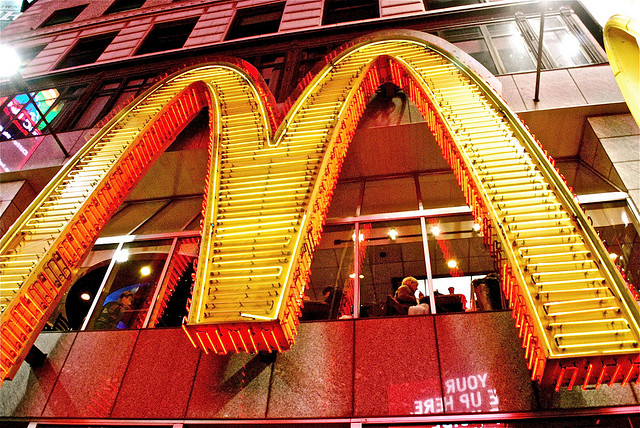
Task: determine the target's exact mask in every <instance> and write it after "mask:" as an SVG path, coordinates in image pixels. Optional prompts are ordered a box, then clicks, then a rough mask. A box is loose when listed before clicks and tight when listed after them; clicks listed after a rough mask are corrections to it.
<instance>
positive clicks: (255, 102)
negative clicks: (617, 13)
mask: <svg viewBox="0 0 640 428" xmlns="http://www.w3.org/2000/svg"><path fill="white" fill-rule="evenodd" d="M432 41H433V39H432V38H430V37H429V36H424V35H419V33H413V32H404V33H395V34H392V35H390V34H382V33H381V34H378V35H374V36H371V37H369V38H367V39H366V40H361V41H358V42H354V43H353V44H351V45H350V46H348V47H346V48H345V49H344V50H343V51H342V52H340V53H336V54H334V55H333V56H332V57H330V58H328V59H327V64H326V65H325V66H324V67H323V68H322V69H321V70H320V71H319V72H318V73H317V74H316V75H315V77H313V78H312V79H310V81H306V80H305V82H304V85H305V86H304V89H303V90H302V93H301V95H300V96H299V97H298V98H297V99H296V101H295V103H293V104H292V105H291V106H290V109H289V112H288V113H287V115H286V116H285V117H284V118H282V120H281V123H280V125H279V127H277V125H278V120H279V117H278V115H277V114H276V110H275V108H274V106H275V104H274V103H273V99H272V97H270V95H269V94H268V91H266V90H265V89H263V86H261V85H260V84H259V83H256V82H258V81H259V78H257V77H256V76H255V75H252V74H251V72H250V71H247V70H246V69H245V68H243V67H242V66H241V65H239V64H237V63H235V64H234V63H230V62H223V63H209V64H201V65H196V66H192V67H188V68H186V69H185V70H182V71H180V72H178V73H175V74H173V75H171V76H169V77H167V78H165V79H163V80H162V81H161V82H159V83H157V84H156V85H154V86H153V87H152V88H151V89H149V90H148V91H147V92H146V93H145V94H143V95H142V96H141V97H139V98H138V99H137V100H136V101H134V102H133V103H132V104H131V105H129V106H128V107H127V108H126V109H125V110H123V111H122V112H120V113H119V114H118V115H117V116H116V117H115V118H114V119H112V120H111V121H110V122H109V123H108V124H107V125H106V126H105V127H104V128H102V129H101V130H100V131H99V133H98V134H97V135H96V136H95V137H94V138H93V139H92V140H91V141H90V142H89V143H88V144H87V145H86V146H85V147H84V148H83V149H82V151H81V152H80V153H79V154H78V155H76V156H75V157H74V158H73V160H72V161H71V162H69V164H68V165H66V166H65V167H64V168H63V170H61V171H60V173H59V174H58V175H57V176H56V178H54V180H53V181H52V182H51V184H50V185H49V186H48V187H47V189H46V190H45V191H44V192H43V193H42V194H41V195H39V196H38V198H37V199H36V200H35V201H34V203H33V204H32V205H31V207H29V209H28V210H27V211H25V213H24V214H23V215H22V216H21V218H20V219H19V220H18V221H17V222H16V224H15V225H14V226H13V227H12V229H11V230H10V231H9V233H7V235H6V236H5V237H4V238H3V240H2V242H1V245H0V263H1V264H2V267H3V272H2V279H3V284H5V283H6V284H9V286H8V287H6V288H5V287H4V285H3V294H2V295H1V296H0V298H5V300H4V301H2V304H3V305H5V306H6V309H5V311H4V312H3V314H2V320H1V323H0V329H1V331H0V334H1V335H2V340H3V347H2V355H1V359H2V378H3V379H4V378H11V376H13V373H15V371H16V370H17V366H18V363H19V362H20V361H21V360H22V358H23V357H24V355H25V354H26V352H27V350H28V349H29V347H30V345H31V344H32V343H33V341H34V340H35V336H36V335H37V333H38V332H39V331H40V330H41V328H42V325H43V324H44V322H45V321H46V319H47V316H48V314H49V313H50V311H51V310H52V309H53V307H54V306H55V304H56V303H57V301H58V300H59V299H60V297H61V295H62V293H63V292H64V290H65V289H66V287H68V285H69V283H70V281H71V279H72V276H73V272H74V271H75V269H77V266H78V265H79V263H80V261H81V260H82V259H83V257H84V256H85V255H86V254H87V252H88V251H89V249H90V247H91V245H92V243H93V241H94V240H95V239H96V238H97V236H98V234H99V232H100V229H101V228H102V227H103V226H104V225H105V224H106V222H107V220H108V218H109V217H110V215H111V214H112V213H113V210H114V209H115V207H117V206H118V205H119V203H120V202H121V201H122V199H123V198H124V197H125V196H126V194H127V193H128V191H129V190H131V189H132V188H133V186H134V185H135V184H136V182H137V181H138V180H139V179H140V177H141V176H142V175H144V173H145V171H146V169H147V168H148V167H149V165H150V164H151V163H152V162H153V161H154V160H155V159H156V158H157V156H159V155H160V153H162V151H163V150H164V149H165V148H166V146H167V145H168V144H169V142H170V141H171V140H172V139H173V138H174V137H175V135H177V133H178V132H179V131H180V129H181V128H182V127H183V126H185V125H186V123H188V122H189V120H190V118H192V117H193V116H194V115H195V114H196V113H197V112H198V111H199V110H200V109H201V108H202V107H204V106H209V108H210V109H209V111H210V129H211V131H212V132H211V143H210V145H209V151H210V152H209V156H210V162H209V164H210V169H209V173H208V175H207V179H206V185H207V191H206V196H205V198H206V199H205V204H204V206H203V213H204V222H203V226H202V231H201V233H202V242H201V249H200V256H199V258H198V266H197V273H196V282H195V285H194V293H193V296H192V303H191V312H190V315H189V319H188V322H187V323H186V324H185V325H184V326H183V328H184V330H185V332H186V333H187V335H188V336H189V338H190V339H191V341H192V342H193V344H194V346H199V347H201V348H202V349H203V350H204V351H205V352H215V353H227V352H258V351H263V350H264V351H274V350H275V351H282V350H285V349H288V348H289V347H290V346H291V345H292V344H293V343H294V340H295V335H296V330H297V324H298V321H297V319H298V315H299V309H300V305H301V300H302V295H303V290H304V285H305V284H306V282H307V280H308V275H309V269H310V264H311V258H312V255H313V252H314V249H315V246H316V245H317V243H318V241H319V239H320V234H321V231H322V223H323V220H324V218H325V215H326V211H327V208H328V205H329V201H330V198H331V193H332V189H333V187H334V186H335V183H336V180H337V177H338V172H339V169H340V165H341V163H342V160H343V159H344V156H345V154H346V150H347V147H348V145H349V143H350V141H351V138H352V136H353V133H354V132H355V128H356V125H357V122H358V120H359V118H360V116H361V115H362V112H363V111H364V108H365V107H366V103H367V100H368V99H369V96H370V95H371V94H372V93H373V91H374V90H375V89H377V88H378V87H379V85H380V84H381V83H383V82H386V81H392V82H394V83H396V84H397V85H399V86H400V87H402V88H403V89H404V91H405V92H406V93H407V94H408V95H409V97H410V98H411V100H412V101H413V102H414V103H415V104H416V105H417V106H418V108H419V109H420V111H421V113H422V115H423V117H424V118H425V120H426V122H427V125H428V126H429V128H430V130H431V131H432V133H433V134H434V135H435V137H436V140H437V141H438V143H439V145H440V147H441V149H442V151H443V154H444V155H445V158H446V159H447V161H448V162H449V163H450V165H451V167H452V169H453V171H454V173H455V175H456V177H457V178H458V180H459V182H460V185H461V188H462V189H463V191H464V194H465V197H466V199H467V202H468V204H469V206H471V207H472V209H473V212H474V215H475V216H476V217H477V218H479V219H482V224H483V235H484V237H485V239H486V242H487V244H488V245H489V246H490V248H491V249H492V252H493V253H494V255H495V257H497V258H499V259H500V261H501V262H502V266H503V269H502V277H503V285H504V290H505V293H506V295H507V297H508V298H509V301H510V305H511V307H512V308H513V311H514V318H515V319H516V326H517V327H518V329H519V333H520V336H521V338H522V339H523V347H524V348H525V354H526V358H527V362H528V365H529V368H530V369H531V371H532V378H533V379H536V380H538V381H544V382H550V381H553V382H555V384H556V387H557V388H559V387H561V386H563V385H567V386H570V387H572V386H573V385H574V384H581V385H583V386H585V387H586V385H589V384H592V383H596V384H600V383H603V382H606V383H610V384H613V383H617V382H622V383H625V382H628V381H629V380H630V379H632V378H633V377H634V376H637V372H638V364H639V361H638V356H637V346H638V325H637V319H638V314H637V312H638V311H637V308H635V306H634V305H633V301H632V299H631V298H630V296H629V293H628V291H627V290H626V288H625V283H624V280H623V279H622V278H621V277H620V275H619V274H618V272H617V271H616V270H615V267H614V266H613V265H612V263H611V262H610V260H609V259H608V257H607V254H606V251H605V250H604V249H603V248H602V244H601V243H600V242H599V240H598V238H597V236H596V235H595V233H594V231H593V229H592V228H591V226H590V225H589V223H588V222H587V220H586V219H585V217H584V214H582V212H581V210H580V209H579V207H578V206H577V204H576V202H575V200H574V199H573V197H572V195H571V194H570V192H569V191H568V189H567V188H566V185H565V184H564V182H563V181H562V180H561V178H560V177H559V175H558V174H557V172H556V171H555V169H554V168H553V165H552V164H551V162H550V161H549V160H548V159H547V158H546V156H545V155H544V153H543V152H542V150H541V149H540V147H539V146H538V144H537V143H536V141H535V140H534V139H533V138H532V137H531V135H530V134H529V133H528V131H527V130H526V129H525V127H523V125H522V124H521V123H520V122H519V121H518V120H517V118H516V117H515V115H514V114H513V113H512V112H511V111H510V110H509V109H508V107H507V106H506V105H505V104H504V102H503V101H502V100H501V99H500V98H499V97H498V96H496V95H495V93H494V92H493V91H492V90H491V88H490V87H489V86H488V85H487V84H486V83H485V82H484V81H483V80H482V79H481V78H479V77H478V75H477V74H476V73H474V72H473V71H471V70H470V69H469V68H468V67H467V66H465V65H464V64H463V63H462V62H461V61H460V60H458V59H457V58H455V57H454V56H453V55H452V54H451V53H450V52H447V51H446V50H444V49H442V48H440V47H438V46H437V45H436V44H434V43H432ZM5 290H8V291H5ZM14 295H15V297H14ZM5 344H6V345H5ZM550 362H551V364H549V363H550Z"/></svg>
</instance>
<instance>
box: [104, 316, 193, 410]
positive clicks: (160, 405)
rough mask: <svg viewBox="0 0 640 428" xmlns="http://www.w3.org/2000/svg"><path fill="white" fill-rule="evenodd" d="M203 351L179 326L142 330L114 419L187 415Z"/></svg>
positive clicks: (116, 404)
mask: <svg viewBox="0 0 640 428" xmlns="http://www.w3.org/2000/svg"><path fill="white" fill-rule="evenodd" d="M199 356H200V350H199V349H196V348H194V347H193V345H191V342H189V339H188V338H187V336H186V334H185V333H184V331H182V329H180V328H172V329H145V330H141V331H140V337H138V341H137V342H136V345H135V348H134V350H133V354H132V356H131V361H130V362H129V366H128V367H127V373H126V375H125V377H124V380H123V381H122V385H121V386H120V391H119V393H118V397H117V399H116V403H115V406H114V407H113V412H112V414H111V416H112V417H114V418H150V419H153V418H166V419H179V418H184V415H185V413H186V410H187V402H188V400H189V394H190V392H191V385H192V384H193V379H194V376H195V372H196V366H197V364H198V358H199Z"/></svg>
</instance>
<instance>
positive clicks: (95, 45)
mask: <svg viewBox="0 0 640 428" xmlns="http://www.w3.org/2000/svg"><path fill="white" fill-rule="evenodd" d="M117 35H118V33H117V32H114V33H107V34H100V35H98V36H92V37H84V38H82V39H80V40H78V42H77V43H76V44H75V45H74V46H73V48H71V50H70V51H69V53H67V55H66V56H65V57H64V58H63V59H62V61H60V62H59V63H58V64H57V65H56V67H55V69H56V70H59V69H61V68H67V67H75V66H78V65H84V64H91V63H93V62H96V60H97V59H98V58H99V57H100V55H102V53H103V52H104V51H105V50H106V49H107V46H109V44H111V42H112V41H113V39H115V38H116V36H117Z"/></svg>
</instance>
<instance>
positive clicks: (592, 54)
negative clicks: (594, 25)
mask: <svg viewBox="0 0 640 428" xmlns="http://www.w3.org/2000/svg"><path fill="white" fill-rule="evenodd" d="M560 21H561V22H562V23H563V24H564V26H565V28H566V29H567V30H568V31H569V33H570V34H571V35H572V36H574V37H575V38H576V39H578V41H579V42H580V50H581V51H582V52H583V53H584V54H585V56H586V57H587V59H588V60H589V61H590V62H591V63H592V64H599V63H603V62H607V59H606V57H604V56H603V55H602V53H601V52H600V51H599V50H598V49H597V48H594V46H593V43H592V42H591V40H590V39H589V37H588V36H587V35H586V34H585V32H584V31H583V30H582V29H581V28H580V24H579V20H577V18H576V17H575V14H574V13H573V11H572V10H570V9H565V8H562V7H561V8H560Z"/></svg>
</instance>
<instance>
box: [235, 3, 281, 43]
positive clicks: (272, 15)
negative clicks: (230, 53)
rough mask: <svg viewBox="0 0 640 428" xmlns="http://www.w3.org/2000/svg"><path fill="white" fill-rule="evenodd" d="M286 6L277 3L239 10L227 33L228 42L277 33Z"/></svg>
mask: <svg viewBox="0 0 640 428" xmlns="http://www.w3.org/2000/svg"><path fill="white" fill-rule="evenodd" d="M284 5H285V4H284V3H275V4H269V5H266V6H258V7H251V8H245V9H238V10H237V11H236V15H235V17H234V19H233V22H232V23H231V28H230V29H229V32H228V33H227V40H234V39H241V38H243V37H252V36H258V35H260V34H269V33H277V32H278V29H279V28H280V20H281V19H282V13H283V12H284Z"/></svg>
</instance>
